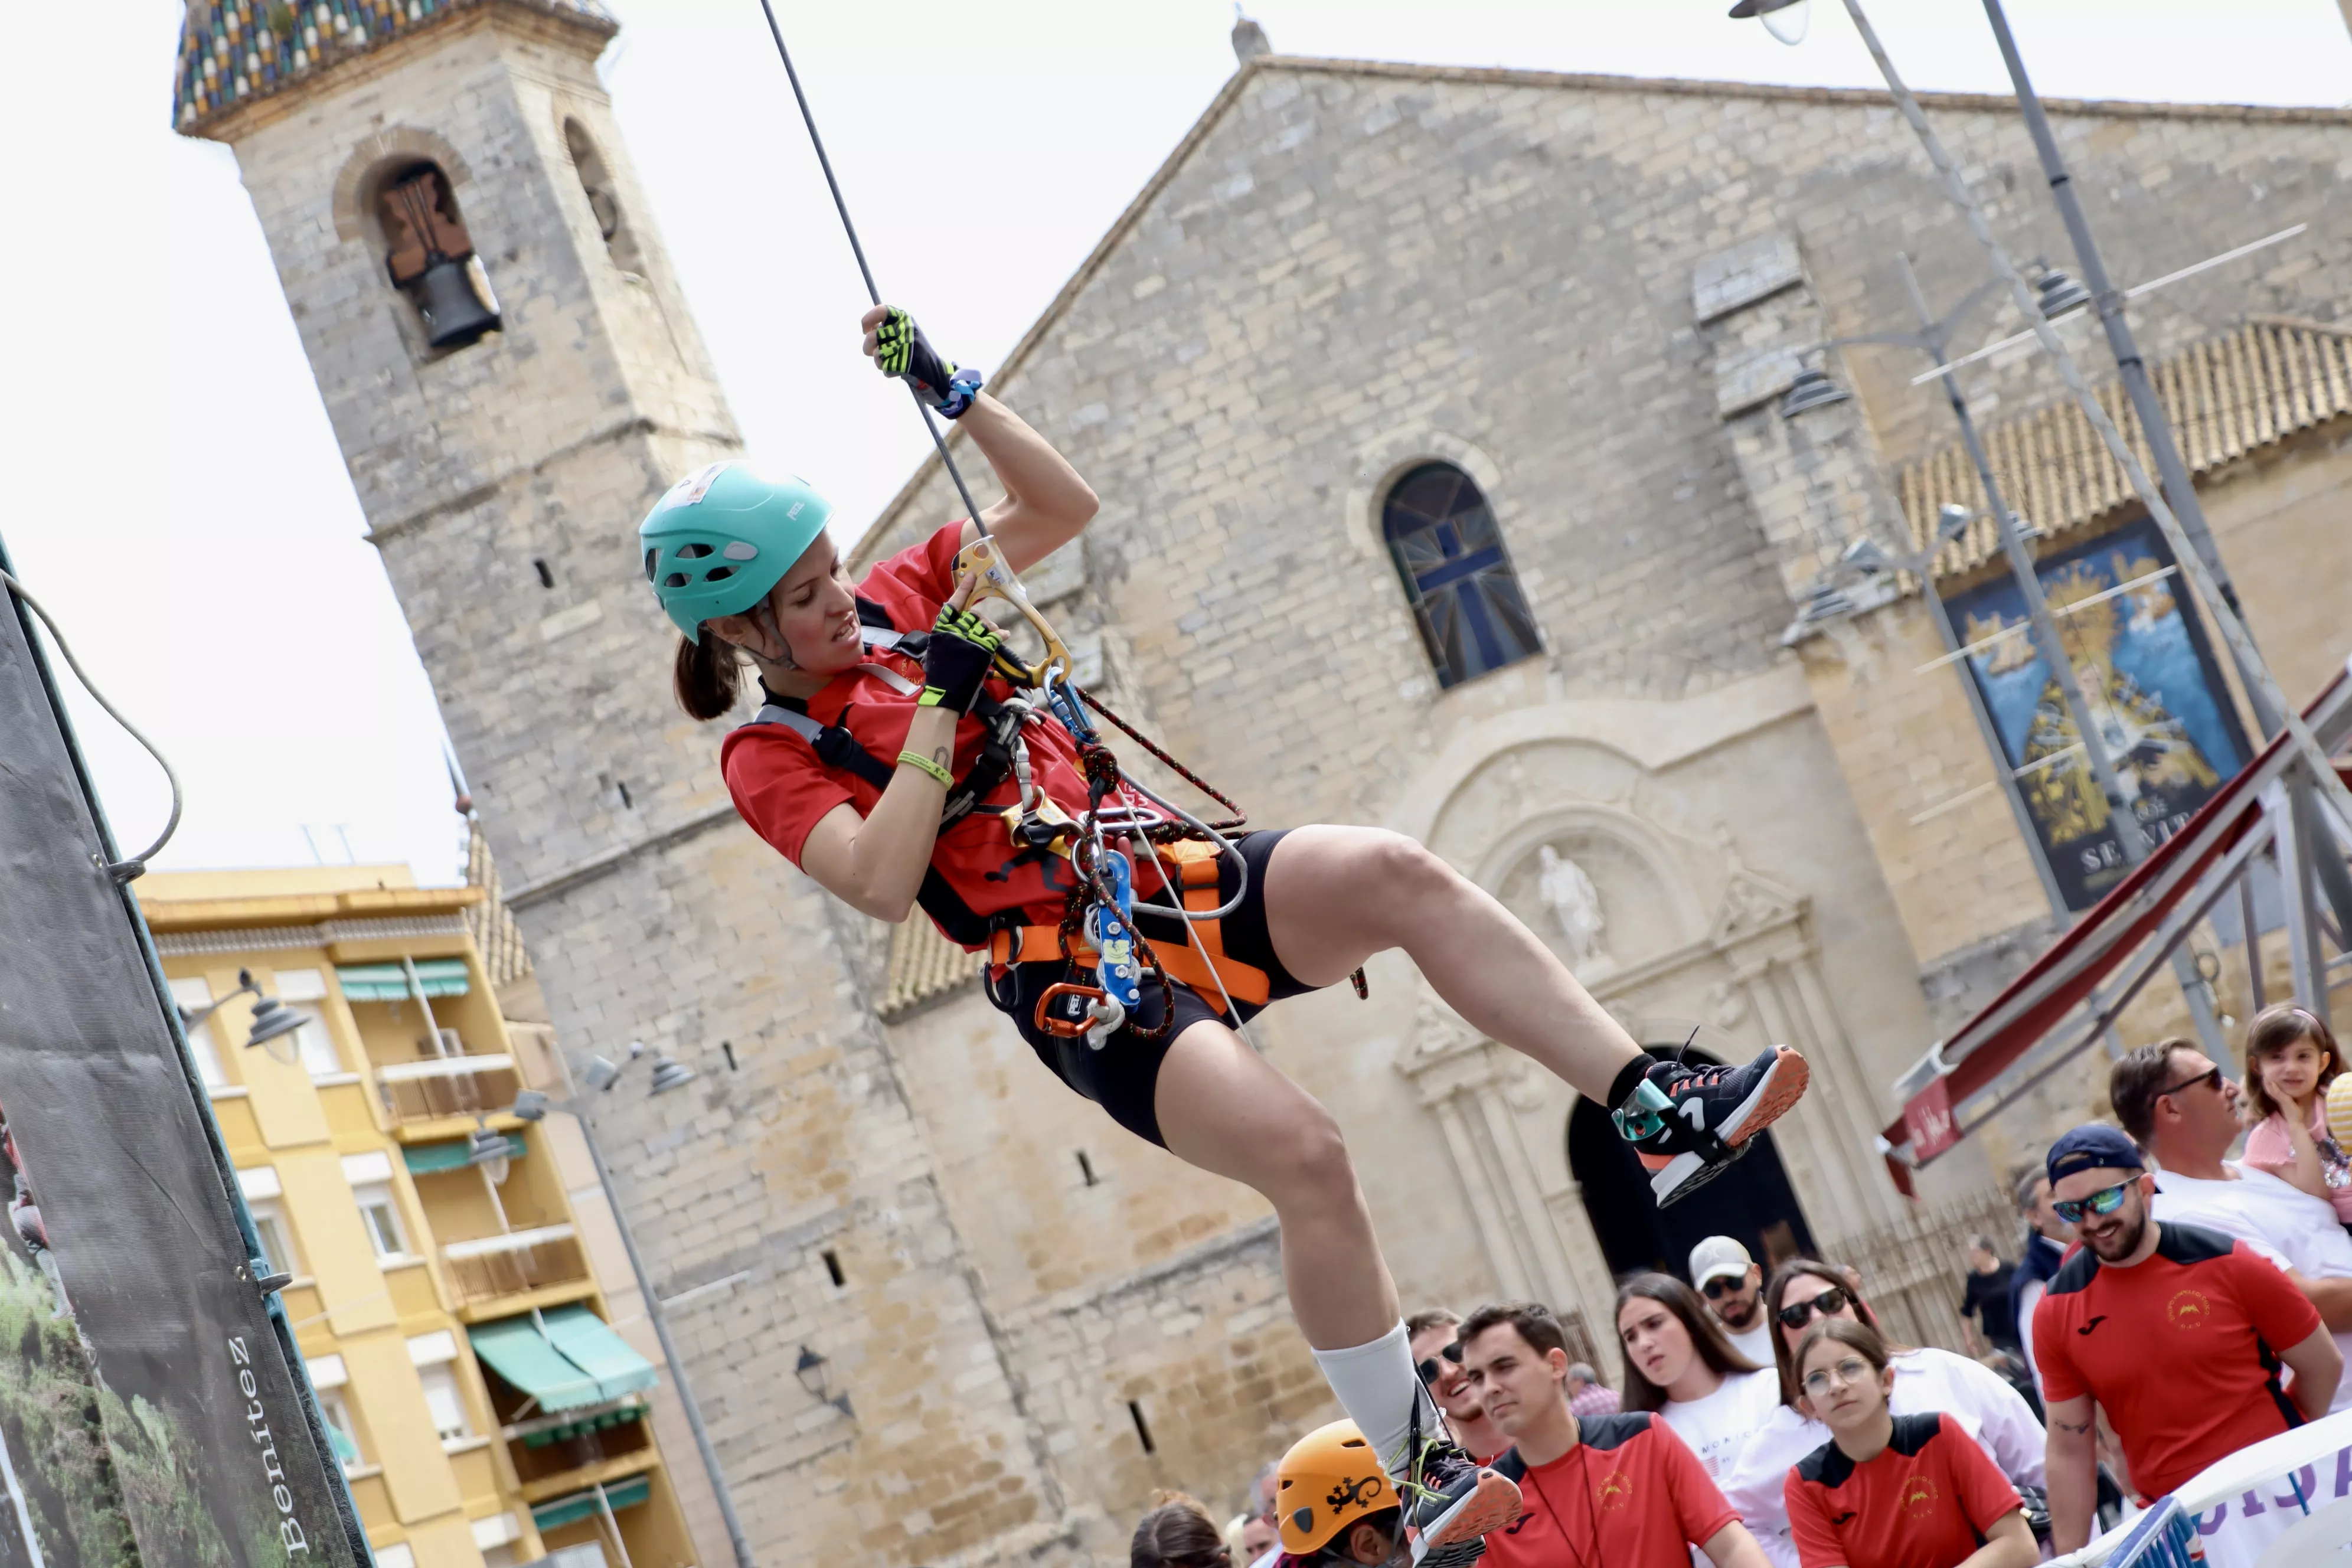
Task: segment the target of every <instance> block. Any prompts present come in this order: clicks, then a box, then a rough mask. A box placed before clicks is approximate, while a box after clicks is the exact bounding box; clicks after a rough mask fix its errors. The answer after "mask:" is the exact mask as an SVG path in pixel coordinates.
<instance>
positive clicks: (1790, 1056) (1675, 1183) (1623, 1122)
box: [1611, 1046, 1809, 1208]
mask: <svg viewBox="0 0 2352 1568" xmlns="http://www.w3.org/2000/svg"><path fill="white" fill-rule="evenodd" d="M1808 1071H1809V1069H1808V1068H1806V1066H1805V1058H1802V1057H1801V1056H1799V1055H1798V1054H1797V1053H1796V1052H1794V1051H1792V1050H1790V1048H1789V1047H1786V1046H1769V1047H1766V1048H1765V1050H1764V1054H1763V1055H1761V1056H1759V1057H1758V1058H1756V1059H1755V1060H1753V1061H1751V1062H1749V1063H1748V1065H1747V1066H1746V1067H1738V1068H1727V1067H1694V1066H1691V1065H1690V1064H1688V1063H1686V1062H1680V1061H1671V1062H1660V1063H1659V1064H1658V1065H1657V1066H1655V1067H1654V1068H1651V1069H1650V1070H1649V1072H1648V1073H1647V1074H1646V1075H1645V1076H1644V1077H1643V1080H1642V1083H1641V1085H1640V1087H1639V1088H1637V1089H1634V1091H1633V1094H1632V1095H1631V1096H1630V1097H1628V1099H1627V1100H1626V1102H1625V1103H1624V1104H1623V1105H1621V1106H1619V1107H1618V1108H1617V1109H1616V1110H1614V1111H1612V1113H1611V1114H1612V1119H1613V1120H1614V1121H1616V1123H1617V1131H1619V1132H1620V1133H1622V1135H1623V1136H1624V1139H1625V1141H1626V1142H1629V1143H1631V1144H1633V1152H1635V1153H1636V1154H1638V1155H1640V1156H1641V1159H1642V1163H1643V1166H1644V1167H1645V1168H1647V1170H1648V1171H1649V1173H1650V1192H1651V1194H1653V1195H1654V1196H1655V1197H1656V1199H1657V1202H1658V1206H1659V1207H1660V1208H1664V1207H1665V1206H1666V1205H1669V1204H1672V1203H1675V1202H1677V1201H1679V1200H1680V1199H1682V1198H1685V1197H1687V1196H1688V1195H1689V1194H1692V1193H1694V1192H1696V1191H1697V1190H1698V1189H1699V1188H1700V1187H1703V1186H1705V1185H1706V1184H1707V1183H1709V1182H1711V1181H1713V1180H1714V1179H1715V1178H1716V1177H1717V1176H1719V1175H1721V1174H1722V1173H1724V1172H1725V1171H1726V1170H1727V1169H1729V1168H1730V1165H1731V1163H1732V1162H1733V1161H1735V1160H1737V1159H1738V1158H1739V1157H1740V1156H1741V1155H1742V1154H1745V1153H1747V1152H1748V1149H1749V1147H1750V1146H1751V1145H1752V1142H1753V1141H1754V1139H1755V1137H1756V1134H1758V1133H1759V1132H1761V1131H1764V1129H1766V1128H1767V1127H1769V1126H1771V1125H1772V1123H1773V1122H1775V1121H1779V1120H1780V1118H1781V1117H1782V1116H1785V1115H1786V1114H1788V1111H1789V1108H1790V1106H1792V1105H1794V1104H1796V1103H1797V1101H1798V1100H1800V1099H1801V1098H1802V1097H1803V1095H1804V1092H1805V1081H1806V1078H1807V1075H1808Z"/></svg>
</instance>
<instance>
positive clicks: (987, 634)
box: [915, 605, 1004, 714]
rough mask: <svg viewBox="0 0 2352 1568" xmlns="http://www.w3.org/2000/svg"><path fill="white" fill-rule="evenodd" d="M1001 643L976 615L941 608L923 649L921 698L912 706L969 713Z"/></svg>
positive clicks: (999, 638) (992, 628)
mask: <svg viewBox="0 0 2352 1568" xmlns="http://www.w3.org/2000/svg"><path fill="white" fill-rule="evenodd" d="M1003 640H1004V639H1003V637H1000V636H999V635H998V634H997V631H996V628H995V627H994V626H990V625H989V624H988V623H987V622H986V621H983V620H982V619H981V618H980V616H979V614H978V612H976V611H972V610H959V609H957V608H956V607H955V606H954V605H947V606H945V607H943V608H942V609H941V610H940V618H939V619H938V620H937V621H936V622H934V623H933V624H932V626H931V635H930V638H929V641H928V642H926V643H925V644H924V645H923V694H922V695H921V696H920V697H919V698H917V699H915V702H916V705H917V706H918V707H922V708H946V709H950V710H953V711H954V712H956V713H958V714H965V713H969V712H971V708H972V704H973V703H975V702H977V701H979V700H980V683H981V682H982V681H983V680H986V679H988V671H989V668H990V667H991V666H992V665H993V664H994V663H995V662H996V650H997V647H999V646H1000V645H1001V644H1002V643H1003Z"/></svg>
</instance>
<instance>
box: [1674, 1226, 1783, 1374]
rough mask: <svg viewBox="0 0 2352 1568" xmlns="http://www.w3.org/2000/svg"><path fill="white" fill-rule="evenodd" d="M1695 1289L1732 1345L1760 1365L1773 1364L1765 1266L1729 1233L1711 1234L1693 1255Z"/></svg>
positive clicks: (1691, 1260) (1693, 1285)
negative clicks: (1758, 1262)
mask: <svg viewBox="0 0 2352 1568" xmlns="http://www.w3.org/2000/svg"><path fill="white" fill-rule="evenodd" d="M1690 1278H1691V1289H1694V1290H1696V1291H1697V1292H1698V1293H1699V1294H1700V1295H1702V1296H1704V1297H1706V1305H1707V1310H1709V1311H1711V1312H1713V1313H1714V1314H1715V1321H1717V1322H1718V1323H1720V1324H1722V1325H1723V1335H1724V1338H1726V1339H1727V1340H1729V1341H1730V1342H1731V1343H1732V1348H1733V1349H1735V1350H1737V1351H1738V1352H1739V1353H1740V1354H1741V1355H1744V1356H1746V1357H1747V1358H1748V1360H1749V1361H1752V1362H1754V1363H1756V1364H1757V1365H1758V1366H1770V1365H1771V1364H1772V1325H1771V1324H1770V1323H1769V1322H1767V1321H1765V1320H1764V1270H1762V1269H1761V1268H1758V1267H1757V1266H1756V1260H1755V1259H1754V1258H1750V1257H1748V1249H1747V1248H1746V1247H1742V1246H1740V1245H1739V1243H1738V1242H1736V1241H1734V1240H1732V1239H1731V1237H1727V1236H1710V1237H1707V1238H1706V1240H1705V1241H1702V1242H1700V1243H1699V1244H1698V1245H1697V1246H1696V1247H1692V1248H1691V1255H1690Z"/></svg>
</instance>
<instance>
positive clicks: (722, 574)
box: [702, 566, 735, 583]
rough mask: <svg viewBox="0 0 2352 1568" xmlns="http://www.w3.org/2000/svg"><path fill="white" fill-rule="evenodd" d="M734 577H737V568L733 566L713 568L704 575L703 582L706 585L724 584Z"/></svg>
mask: <svg viewBox="0 0 2352 1568" xmlns="http://www.w3.org/2000/svg"><path fill="white" fill-rule="evenodd" d="M733 575H735V568H733V567H732V566H713V567H712V568H711V569H710V570H709V571H708V572H705V573H704V574H702V580H703V581H704V582H706V583H724V582H725V581H727V579H728V578H730V577H732V576H733Z"/></svg>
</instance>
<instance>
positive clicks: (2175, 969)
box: [1903, 257, 2229, 1059]
mask: <svg viewBox="0 0 2352 1568" xmlns="http://www.w3.org/2000/svg"><path fill="white" fill-rule="evenodd" d="M1903 282H1904V285H1905V287H1906V288H1907V289H1909V290H1910V292H1911V304H1912V308H1913V309H1914V310H1916V311H1917V312H1918V314H1919V320H1920V321H1921V323H1922V324H1923V327H1924V329H1925V331H1927V332H1931V333H1932V332H1933V331H1935V319H1934V318H1933V317H1932V316H1931V315H1929V314H1928V311H1927V300H1926V299H1925V298H1924V297H1923V296H1922V295H1921V294H1920V292H1919V280H1918V279H1917V278H1916V277H1915V276H1913V274H1912V271H1911V263H1910V259H1909V258H1907V257H1906V258H1904V261H1903ZM1935 353H1936V363H1938V364H1942V363H1946V362H1947V360H1948V356H1947V355H1946V353H1944V345H1943V344H1942V343H1940V342H1938V343H1937V344H1936V345H1935ZM1936 379H1937V381H1939V382H1940V383H1942V384H1943V388H1944V396H1945V399H1946V400H1947V401H1948V402H1949V403H1950V405H1951V407H1952V417H1953V418H1954V419H1956V420H1958V422H1959V426H1960V440H1961V443H1962V444H1963V445H1965V446H1966V447H1968V450H1969V462H1971V463H1973V464H1975V465H1976V470H1977V479H1978V482H1979V483H1980V484H1982V485H1983V486H1984V492H1985V504H1986V506H1987V507H1988V508H1989V509H1990V510H1991V512H1992V515H1993V521H1994V525H1995V526H1996V527H1997V528H1999V529H2000V545H2001V550H2002V551H2003V552H2004V553H2006V554H2007V555H2008V557H2009V569H2010V574H2011V576H2013V577H2015V578H2016V579H2017V591H2018V594H2019V595H2020V596H2021V597H2022V598H2023V599H2024V600H2025V613H2026V616H2027V617H2028V618H2029V619H2030V620H2032V623H2033V638H2034V641H2035V642H2037V643H2039V644H2040V645H2041V647H2042V658H2044V659H2045V660H2047V661H2048V662H2049V665H2050V672H2051V675H2052V677H2053V679H2055V680H2056V681H2057V682H2058V692H2059V695H2060V696H2061V697H2062V698H2063V699H2064V700H2065V703H2066V710H2067V712H2068V713H2069V714H2070V715H2072V717H2073V718H2074V732H2075V734H2076V735H2077V736H2078V737H2079V738H2080V739H2081V741H2082V742H2083V755H2084V759H2085V760H2086V761H2088V762H2089V763H2090V765H2091V777H2092V778H2093V780H2094V781H2095V782H2096V783H2097V784H2098V786H2099V793H2100V794H2101V795H2105V797H2106V801H2107V817H2108V820H2109V821H2111V822H2113V823H2114V824H2115V825H2116V828H2115V834H2116V849H2117V850H2118V851H2120V852H2121V854H2122V855H2123V858H2124V864H2126V866H2137V865H2138V864H2139V863H2140V862H2141V861H2143V860H2145V859H2147V852H2148V851H2149V850H2150V849H2152V848H2153V847H2155V846H2154V844H2153V843H2152V842H2151V841H2150V839H2149V838H2148V836H2147V826H2146V825H2145V824H2143V823H2142V822H2141V821H2140V819H2139V813H2138V812H2137V810H2136V809H2134V808H2133V807H2132V805H2130V803H2129V802H2127V801H2126V800H2125V798H2124V794H2123V783H2122V780H2121V779H2119V778H2118V777H2117V776H2116V769H2115V763H2114V761H2113V760H2112V759H2111V758H2109V757H2108V755H2107V747H2106V738H2105V735H2104V734H2102V733H2101V732H2100V731H2099V729H2098V727H2097V725H2096V724H2095V722H2094V721H2093V720H2092V718H2091V710H2090V706H2089V704H2088V703H2087V702H2085V701H2084V697H2083V687H2082V682H2081V681H2080V680H2079V679H2076V677H2075V674H2074V660H2073V659H2072V658H2069V657H2068V655H2067V652H2066V649H2065V647H2064V645H2063V643H2061V642H2060V641H2059V639H2058V623H2057V621H2056V619H2055V618H2054V617H2053V616H2052V615H2051V614H2050V601H2049V600H2048V598H2046V597H2045V596H2044V595H2042V575H2041V574H2040V572H2039V571H2038V570H2036V568H2035V565H2034V561H2033V552H2032V551H2031V550H2029V549H2027V548H2026V544H2025V536H2024V534H2023V533H2022V531H2020V530H2019V528H2018V526H2017V517H2016V515H2015V514H2014V513H2013V512H2011V510H2009V504H2008V502H2007V501H2005V500H2002V499H2001V493H2000V481H1999V480H1998V479H1994V477H1993V471H1992V458H1991V457H1990V455H1989V454H1988V453H1987V452H1986V451H1985V447H1984V441H1983V439H1982V437H1979V435H1978V434H1977V422H1976V420H1975V419H1974V418H1973V417H1972V416H1970V415H1969V401H1968V398H1967V397H1966V396H1965V395H1963V394H1962V393H1961V391H1960V378H1959V373H1958V372H1957V371H1950V370H1948V371H1946V372H1945V373H1944V374H1942V375H1940V376H1938V377H1937V378H1936ZM1927 592H1928V593H1929V594H1930V595H1933V594H1934V593H1935V584H1932V583H1930V584H1927ZM1961 677H1962V679H1967V680H1969V684H1970V685H1971V686H1973V685H1974V684H1975V681H1974V680H1973V679H1971V678H1970V677H1969V674H1968V672H1967V671H1965V670H1963V671H1962V672H1961ZM2100 698H2101V700H2102V702H2103V703H2104V702H2105V700H2106V694H2105V692H2104V691H2103V692H2101V693H2100ZM1995 755H1996V756H1997V757H1998V758H1999V759H2000V763H2001V764H2002V765H2003V766H2007V765H2008V752H2006V751H2005V750H2000V751H1997V752H1995ZM2039 842H2040V840H2039V836H2037V837H2036V839H2035V843H2036V846H2037V847H2039ZM2172 974H2173V978H2174V979H2175V980H2177V981H2179V984H2180V997H2181V1000H2182V1001H2183V1002H2184V1003H2186V1004H2187V1005H2188V1007H2189V1021H2190V1023H2191V1024H2192V1025H2193V1026H2195V1028H2196V1030H2197V1038H2198V1041H2199V1043H2200V1044H2201V1045H2203V1046H2204V1047H2205V1049H2206V1051H2207V1052H2208V1053H2209V1054H2210V1055H2212V1056H2214V1057H2215V1058H2217V1059H2218V1058H2220V1057H2221V1056H2223V1055H2225V1054H2226V1053H2227V1051H2228V1049H2229V1043H2228V1041H2226V1040H2225V1039H2223V1038H2222V1036H2221V1020H2220V1019H2218V1018H2216V1017H2215V1016H2213V1007H2212V1003H2211V1001H2210V999H2209V998H2208V997H2207V995H2206V994H2205V984H2204V977H2203V976H2202V975H2200V974H2199V973H2197V962H2196V960H2195V959H2193V958H2191V957H2190V956H2189V954H2188V952H2185V951H2183V950H2181V949H2179V948H2175V949H2174V950H2173V953H2172Z"/></svg>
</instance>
